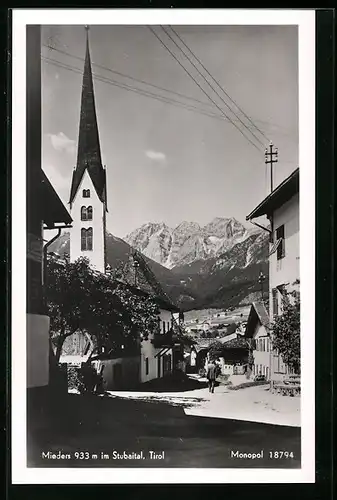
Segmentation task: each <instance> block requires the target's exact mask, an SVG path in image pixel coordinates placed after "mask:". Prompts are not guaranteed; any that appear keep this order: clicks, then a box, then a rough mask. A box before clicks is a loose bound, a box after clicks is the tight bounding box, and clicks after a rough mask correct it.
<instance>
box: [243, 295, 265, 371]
mask: <svg viewBox="0 0 337 500" xmlns="http://www.w3.org/2000/svg"><path fill="white" fill-rule="evenodd" d="M245 337H246V338H248V339H251V341H252V344H251V345H252V354H253V364H252V373H251V375H252V377H255V376H256V375H264V376H265V377H266V380H270V379H271V364H272V350H271V339H270V320H269V313H268V311H267V309H266V307H265V304H264V303H263V302H253V304H252V306H251V310H250V313H249V316H248V322H247V326H246V331H245Z"/></svg>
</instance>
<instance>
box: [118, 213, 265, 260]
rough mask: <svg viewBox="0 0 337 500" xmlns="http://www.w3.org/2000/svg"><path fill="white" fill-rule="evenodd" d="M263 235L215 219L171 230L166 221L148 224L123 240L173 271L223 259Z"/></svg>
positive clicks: (236, 223)
mask: <svg viewBox="0 0 337 500" xmlns="http://www.w3.org/2000/svg"><path fill="white" fill-rule="evenodd" d="M260 232H261V231H260V230H258V229H256V228H249V229H247V228H246V227H245V226H244V225H243V224H242V223H241V222H239V221H237V220H236V219H235V218H234V217H230V218H225V217H216V218H215V219H213V220H212V221H211V222H209V223H208V224H206V225H205V226H200V225H199V224H198V223H196V222H187V221H184V222H181V223H180V224H179V225H178V226H176V227H175V228H170V227H169V226H167V225H166V224H165V223H164V222H162V223H152V222H148V223H146V224H143V225H142V226H141V227H140V228H138V229H135V230H134V231H132V232H131V233H129V234H128V235H126V236H125V238H124V241H126V243H128V244H129V245H130V246H132V247H133V248H136V249H137V250H139V251H140V252H142V254H143V255H145V256H146V257H149V258H150V259H152V260H154V261H155V262H157V263H158V264H161V265H162V266H164V267H166V268H168V269H173V268H175V267H181V266H184V265H188V264H191V263H193V262H195V261H199V260H207V259H210V258H214V257H217V256H220V255H222V254H223V253H224V252H227V251H229V250H231V249H232V248H233V247H234V246H235V245H236V244H238V243H242V242H244V241H245V240H247V239H249V238H250V237H251V236H253V235H256V234H260Z"/></svg>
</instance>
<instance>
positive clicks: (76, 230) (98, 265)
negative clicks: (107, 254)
mask: <svg viewBox="0 0 337 500" xmlns="http://www.w3.org/2000/svg"><path fill="white" fill-rule="evenodd" d="M84 189H89V190H90V198H83V190H84ZM82 206H85V207H89V206H92V209H93V217H92V220H91V221H82V220H81V207H82ZM71 216H72V218H73V223H72V226H73V227H72V229H71V230H70V231H71V233H70V261H71V262H74V261H75V260H76V259H78V258H79V257H87V258H88V259H89V260H90V264H91V266H92V267H94V268H95V269H96V270H97V271H100V272H104V271H105V269H104V267H105V263H104V260H105V259H104V217H105V211H104V205H103V203H102V202H101V200H100V199H99V197H98V195H97V193H96V190H95V188H94V185H93V183H92V180H91V178H90V176H89V174H88V171H87V170H85V172H84V174H83V177H82V181H81V183H80V185H79V187H78V190H77V193H76V196H75V198H74V201H73V203H72V206H71ZM89 227H92V228H93V249H92V250H86V251H83V250H81V229H82V228H85V229H87V228H89Z"/></svg>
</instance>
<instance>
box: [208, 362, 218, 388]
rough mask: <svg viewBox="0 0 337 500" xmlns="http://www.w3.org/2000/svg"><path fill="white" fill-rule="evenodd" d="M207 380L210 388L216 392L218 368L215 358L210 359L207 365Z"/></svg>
mask: <svg viewBox="0 0 337 500" xmlns="http://www.w3.org/2000/svg"><path fill="white" fill-rule="evenodd" d="M206 376H207V380H208V390H209V392H211V393H214V386H215V379H216V377H217V370H216V366H215V363H214V361H213V360H211V359H210V360H209V363H208V365H207V375H206Z"/></svg>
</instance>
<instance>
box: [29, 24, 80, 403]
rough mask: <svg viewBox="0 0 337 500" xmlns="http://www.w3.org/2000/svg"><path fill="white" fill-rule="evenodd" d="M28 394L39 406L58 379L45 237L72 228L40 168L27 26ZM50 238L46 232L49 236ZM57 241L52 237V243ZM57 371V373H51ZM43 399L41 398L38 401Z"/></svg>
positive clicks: (34, 49) (35, 76) (33, 30)
mask: <svg viewBox="0 0 337 500" xmlns="http://www.w3.org/2000/svg"><path fill="white" fill-rule="evenodd" d="M26 47H27V48H26V50H27V61H29V65H28V66H27V71H29V73H28V72H27V81H26V85H27V164H26V169H27V325H26V328H27V329H26V341H27V372H26V373H27V389H28V392H29V393H30V394H31V395H32V397H33V398H35V396H33V394H34V395H37V396H36V398H37V399H38V400H40V402H41V401H42V400H43V401H46V399H45V396H42V393H45V392H47V391H48V390H49V389H50V386H51V384H52V383H53V382H54V381H55V376H56V377H57V374H58V373H56V372H57V369H56V367H55V366H54V365H53V354H52V352H51V347H50V340H49V338H50V337H49V317H48V314H47V308H46V303H45V295H44V284H45V279H46V262H45V256H46V251H45V250H46V249H47V247H48V244H49V242H47V243H46V244H45V246H44V247H43V245H44V239H43V231H44V230H54V231H55V230H57V234H56V237H57V236H58V235H59V234H60V232H61V228H62V227H65V226H66V227H69V225H70V224H71V221H72V219H71V217H70V215H69V213H68V211H67V210H66V208H65V207H64V205H63V203H62V202H61V200H60V198H59V197H58V195H57V193H56V191H55V190H54V188H53V186H52V184H51V183H50V182H49V180H48V178H47V176H46V175H45V173H44V172H43V170H42V166H41V32H40V27H39V26H27V42H26ZM47 234H48V232H47ZM56 237H53V238H52V240H51V241H53V240H54V239H55V238H56ZM53 368H55V370H56V372H55V371H53ZM40 394H41V398H40Z"/></svg>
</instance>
